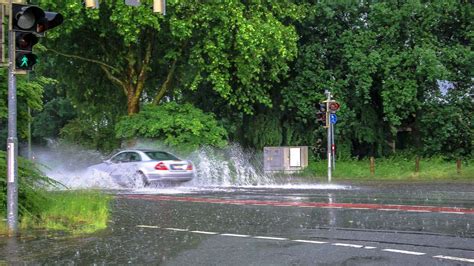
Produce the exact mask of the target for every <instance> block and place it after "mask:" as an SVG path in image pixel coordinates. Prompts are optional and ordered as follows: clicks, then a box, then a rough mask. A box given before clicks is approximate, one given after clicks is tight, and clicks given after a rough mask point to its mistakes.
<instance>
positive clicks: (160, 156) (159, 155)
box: [145, 151, 179, 161]
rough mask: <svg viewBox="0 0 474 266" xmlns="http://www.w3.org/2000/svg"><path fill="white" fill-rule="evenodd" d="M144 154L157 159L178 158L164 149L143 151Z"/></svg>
mask: <svg viewBox="0 0 474 266" xmlns="http://www.w3.org/2000/svg"><path fill="white" fill-rule="evenodd" d="M145 154H146V155H148V157H150V158H151V159H153V160H158V161H166V160H179V159H178V158H176V157H175V156H174V155H171V154H169V153H167V152H164V151H147V152H145Z"/></svg>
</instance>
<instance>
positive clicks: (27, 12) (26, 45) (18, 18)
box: [11, 4, 63, 70]
mask: <svg viewBox="0 0 474 266" xmlns="http://www.w3.org/2000/svg"><path fill="white" fill-rule="evenodd" d="M11 14H12V25H11V26H12V29H13V31H14V33H15V40H14V41H15V60H14V62H15V70H32V69H33V66H34V65H35V64H36V62H37V61H38V60H37V56H36V55H35V54H33V46H34V45H35V44H37V43H38V41H39V38H38V37H44V34H45V31H47V30H50V29H52V28H54V27H56V26H58V25H60V24H61V23H63V16H62V15H61V14H59V13H56V12H50V11H44V10H43V9H41V8H39V7H37V6H33V5H21V4H13V5H12V10H11Z"/></svg>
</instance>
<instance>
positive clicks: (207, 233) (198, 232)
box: [189, 231, 219, 235]
mask: <svg viewBox="0 0 474 266" xmlns="http://www.w3.org/2000/svg"><path fill="white" fill-rule="evenodd" d="M189 232H191V233H197V234H204V235H217V234H219V233H216V232H206V231H189Z"/></svg>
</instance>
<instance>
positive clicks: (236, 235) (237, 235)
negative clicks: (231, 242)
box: [220, 234, 250, 237]
mask: <svg viewBox="0 0 474 266" xmlns="http://www.w3.org/2000/svg"><path fill="white" fill-rule="evenodd" d="M220 235H221V236H235V237H250V236H249V235H239V234H220Z"/></svg>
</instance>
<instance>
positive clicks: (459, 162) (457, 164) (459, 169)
mask: <svg viewBox="0 0 474 266" xmlns="http://www.w3.org/2000/svg"><path fill="white" fill-rule="evenodd" d="M461 168H462V161H461V159H457V160H456V171H457V173H458V174H459V175H460V174H461Z"/></svg>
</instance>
